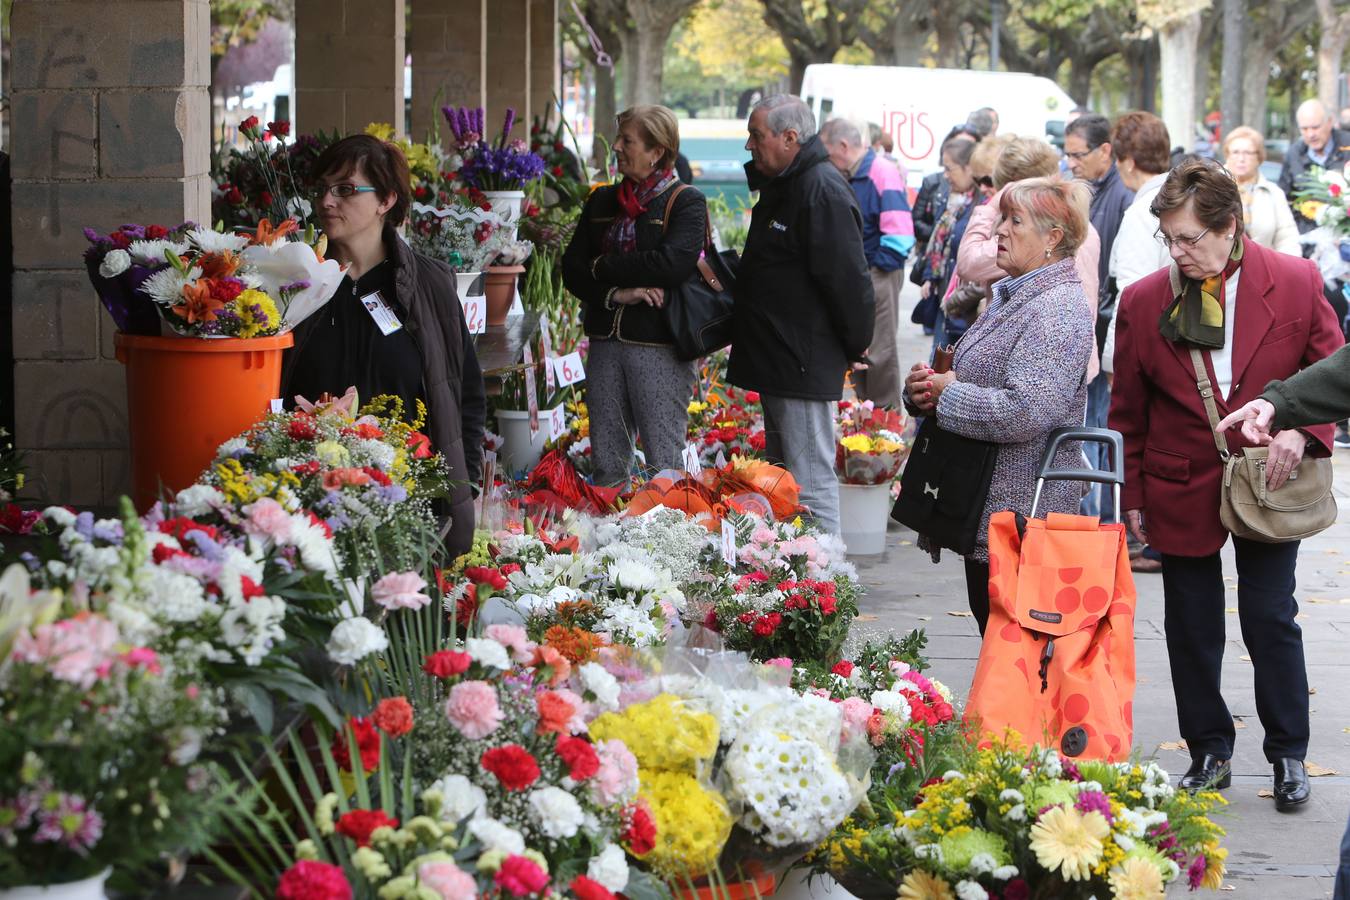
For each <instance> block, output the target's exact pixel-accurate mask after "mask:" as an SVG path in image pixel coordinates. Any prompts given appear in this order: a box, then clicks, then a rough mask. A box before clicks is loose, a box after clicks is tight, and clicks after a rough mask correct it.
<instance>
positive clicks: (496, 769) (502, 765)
mask: <svg viewBox="0 0 1350 900" xmlns="http://www.w3.org/2000/svg"><path fill="white" fill-rule="evenodd" d="M479 762H480V763H482V766H483V768H485V769H487V770H488V771H489V772H491V773H492V774H493V775H496V776H497V780H498V781H499V782H501V785H502V787H504V788H506V789H507V790H508V791H523V790H525V789H526V788H527V787H529V786H530V785H532V784H534V783H535V782H536V781H538V780H539V763H537V762H535V761H534V757H533V756H531V755H530V751H528V750H526V749H525V748H524V747H522V746H520V745H519V744H507V745H506V746H505V747H494V748H493V749H491V750H488V751H487V752H486V753H484V754H483V756H482V758H481V759H480V760H479Z"/></svg>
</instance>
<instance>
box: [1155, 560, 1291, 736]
mask: <svg viewBox="0 0 1350 900" xmlns="http://www.w3.org/2000/svg"><path fill="white" fill-rule="evenodd" d="M1298 546H1299V545H1298V542H1297V541H1292V542H1290V543H1287V544H1260V543H1256V542H1255V541H1247V540H1243V539H1242V538H1236V537H1235V538H1233V549H1234V551H1235V552H1236V555H1237V573H1238V622H1239V623H1240V624H1241V626H1242V640H1243V643H1245V644H1246V645H1247V652H1248V653H1249V654H1250V655H1251V658H1252V667H1253V669H1255V681H1256V713H1257V715H1258V716H1259V717H1260V719H1261V725H1262V727H1263V728H1265V731H1266V740H1265V743H1264V744H1263V749H1264V750H1265V754H1266V759H1268V760H1270V761H1271V762H1274V761H1275V760H1277V759H1282V758H1287V759H1303V758H1305V756H1306V755H1307V751H1308V673H1307V669H1306V668H1305V667H1304V662H1303V631H1302V629H1300V628H1299V626H1298V623H1296V622H1295V621H1294V616H1295V615H1296V614H1297V613H1298V604H1297V603H1296V602H1294V564H1295V562H1296V561H1297V559H1298ZM1162 563H1163V570H1162V576H1163V596H1164V602H1165V606H1166V623H1165V627H1166V631H1167V656H1168V659H1169V661H1170V662H1171V666H1172V690H1173V691H1174V692H1175V694H1176V698H1177V720H1178V722H1179V724H1180V726H1181V736H1182V737H1183V738H1185V739H1186V745H1187V747H1189V748H1190V752H1191V756H1192V757H1198V756H1199V755H1200V754H1202V753H1212V754H1214V755H1215V756H1217V757H1219V758H1221V759H1231V758H1232V756H1233V741H1234V737H1235V732H1234V730H1233V716H1232V714H1231V713H1229V711H1228V706H1227V704H1225V703H1224V701H1223V695H1222V694H1221V693H1220V691H1219V675H1220V670H1221V669H1222V667H1223V651H1224V644H1225V641H1226V638H1225V634H1224V626H1225V618H1224V606H1225V600H1224V584H1223V569H1222V567H1221V565H1220V561H1219V554H1217V553H1215V554H1213V555H1211V556H1199V557H1195V556H1171V555H1168V554H1166V553H1164V554H1163V558H1162Z"/></svg>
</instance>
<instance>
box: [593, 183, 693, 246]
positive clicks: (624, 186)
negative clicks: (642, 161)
mask: <svg viewBox="0 0 1350 900" xmlns="http://www.w3.org/2000/svg"><path fill="white" fill-rule="evenodd" d="M679 180H680V177H679V176H678V175H676V174H675V173H674V172H673V171H671V170H670V169H666V170H665V171H661V170H659V169H658V170H656V171H655V172H652V174H650V175H648V176H647V178H646V179H645V180H644V181H643V182H642V183H641V184H636V183H635V182H634V181H633V180H632V179H630V178H628V177H625V178H624V180H623V181H621V182H619V210H620V213H619V215H617V216H615V217H614V221H613V222H610V223H609V228H607V229H606V230H605V236H604V238H603V239H602V240H601V242H600V247H601V249H603V250H604V251H605V252H606V253H632V252H633V251H634V250H636V249H637V217H638V216H640V215H642V214H643V213H645V212H646V211H647V204H649V203H651V201H652V198H653V197H656V196H657V195H659V194H660V193H661V192H662V191H664V190H665V189H666V188H668V187H670V186H671V185H672V184H674V183H675V182H677V181H679Z"/></svg>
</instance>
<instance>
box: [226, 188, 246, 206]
mask: <svg viewBox="0 0 1350 900" xmlns="http://www.w3.org/2000/svg"><path fill="white" fill-rule="evenodd" d="M225 202H226V203H228V204H230V205H231V206H243V205H244V192H243V191H241V190H239V188H237V187H231V188H230V189H229V190H228V191H226V192H225Z"/></svg>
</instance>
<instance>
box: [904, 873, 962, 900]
mask: <svg viewBox="0 0 1350 900" xmlns="http://www.w3.org/2000/svg"><path fill="white" fill-rule="evenodd" d="M899 900H956V895H955V894H953V893H952V886H951V885H949V884H948V883H947V882H945V881H943V880H942V879H941V878H939V877H937V876H936V875H933V874H931V873H929V872H925V871H924V870H923V869H914V870H913V871H911V872H910V873H909V874H908V875H906V876H905V880H904V881H902V882H901V883H900V896H899Z"/></svg>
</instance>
